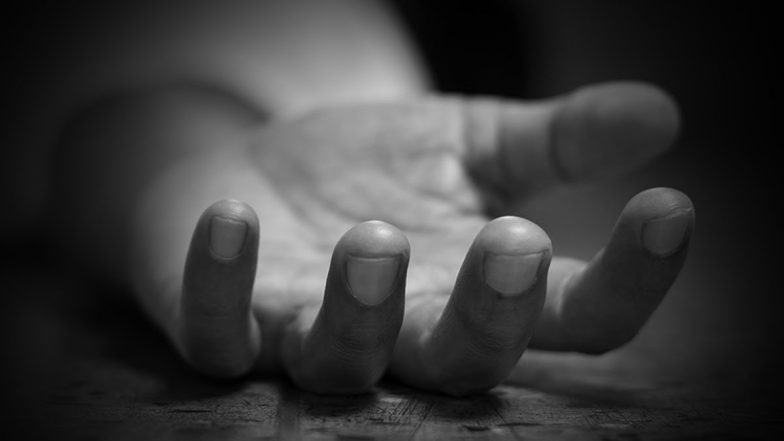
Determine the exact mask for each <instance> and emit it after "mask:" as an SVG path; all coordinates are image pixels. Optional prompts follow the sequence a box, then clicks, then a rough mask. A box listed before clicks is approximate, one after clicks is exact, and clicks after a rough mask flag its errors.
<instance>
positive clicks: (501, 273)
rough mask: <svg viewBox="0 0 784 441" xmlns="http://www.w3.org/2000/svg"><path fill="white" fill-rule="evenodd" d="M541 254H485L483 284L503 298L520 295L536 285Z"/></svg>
mask: <svg viewBox="0 0 784 441" xmlns="http://www.w3.org/2000/svg"><path fill="white" fill-rule="evenodd" d="M542 255H543V253H541V252H539V253H532V254H495V253H491V252H487V253H486V255H485V261H484V273H485V283H487V284H488V285H490V287H491V288H493V289H494V290H496V291H498V292H499V293H501V294H502V295H504V296H516V295H520V294H522V293H524V292H526V291H528V290H529V289H531V287H532V286H533V285H534V283H536V277H537V272H538V271H539V264H540V263H541V261H542Z"/></svg>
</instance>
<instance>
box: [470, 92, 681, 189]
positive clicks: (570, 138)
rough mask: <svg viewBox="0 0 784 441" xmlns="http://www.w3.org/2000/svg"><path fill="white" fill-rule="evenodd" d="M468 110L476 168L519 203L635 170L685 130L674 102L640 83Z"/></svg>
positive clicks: (483, 103) (484, 102) (486, 103)
mask: <svg viewBox="0 0 784 441" xmlns="http://www.w3.org/2000/svg"><path fill="white" fill-rule="evenodd" d="M464 105H465V107H464V112H463V114H464V118H465V121H464V124H465V126H466V128H465V130H466V136H467V138H468V139H467V141H468V142H467V144H468V149H469V150H468V151H467V152H466V160H467V164H468V166H469V168H470V169H471V170H472V172H474V174H475V175H476V176H477V177H478V178H479V180H480V181H482V183H484V184H486V185H487V186H489V187H490V188H491V189H494V190H495V191H497V192H500V193H501V194H504V195H508V196H512V197H516V196H519V195H521V194H522V192H524V191H533V190H538V189H541V188H544V187H548V186H550V185H553V184H557V183H563V182H574V181H582V180H586V179H595V178H602V177H607V176H613V175H617V174H620V173H623V172H626V171H629V170H632V169H634V168H636V167H638V166H640V165H642V164H645V163H646V162H648V161H649V160H650V159H652V158H653V157H655V156H657V155H658V154H660V153H662V152H664V151H665V150H666V149H667V148H669V147H670V145H671V144H672V142H673V141H674V139H675V136H676V135H677V133H678V130H679V125H680V122H679V121H680V116H679V112H678V108H677V106H676V104H675V102H674V101H673V100H672V98H671V97H670V96H669V95H667V94H666V93H665V92H663V91H662V90H661V89H659V88H657V87H655V86H653V85H650V84H645V83H639V82H614V83H606V84H599V85H593V86H588V87H584V88H581V89H578V90H576V91H574V92H572V93H570V94H568V95H566V96H563V97H559V98H556V99H551V100H547V101H542V102H536V103H519V102H512V101H499V100H489V99H474V100H469V101H466V102H465V104H464Z"/></svg>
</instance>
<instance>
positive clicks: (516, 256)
mask: <svg viewBox="0 0 784 441" xmlns="http://www.w3.org/2000/svg"><path fill="white" fill-rule="evenodd" d="M550 256H551V245H550V239H549V238H548V237H547V235H546V234H545V233H544V231H542V230H541V229H540V228H539V227H537V226H536V225H534V224H533V223H531V222H529V221H527V220H524V219H521V218H517V217H503V218H498V219H495V220H493V221H492V222H490V223H488V224H487V225H486V226H485V227H484V228H483V229H482V231H480V232H479V234H478V235H477V237H476V239H475V240H474V242H473V244H472V245H471V247H470V249H469V250H468V253H467V255H466V258H465V260H464V262H463V265H462V267H461V269H460V273H459V274H458V277H457V282H456V283H455V287H454V290H453V292H452V295H451V296H450V297H449V299H448V301H445V302H438V301H434V300H433V297H422V298H421V299H416V300H414V301H410V302H409V306H408V308H407V311H406V317H405V320H404V323H403V329H402V331H401V335H400V337H399V338H398V343H397V345H396V347H395V353H394V358H393V362H392V365H391V373H392V374H393V375H395V376H396V377H398V378H400V379H401V380H402V381H404V382H406V383H409V384H411V385H413V386H416V387H420V388H424V389H431V390H438V391H440V392H445V393H448V394H452V395H466V394H471V393H477V392H483V391H486V390H488V389H490V388H492V387H494V386H495V385H497V384H498V383H500V382H501V381H502V380H503V379H504V378H505V377H506V376H507V375H508V373H509V371H510V370H511V369H512V367H514V365H515V363H516V362H517V360H518V359H519V358H520V355H521V354H522V353H523V350H525V347H526V345H527V344H528V340H529V338H530V337H531V333H532V332H533V329H534V322H535V321H536V318H537V317H538V316H539V313H540V311H541V309H542V305H543V304H544V297H545V290H546V285H547V280H546V279H547V277H546V275H547V268H548V266H549V263H550ZM444 303H446V305H445V306H444Z"/></svg>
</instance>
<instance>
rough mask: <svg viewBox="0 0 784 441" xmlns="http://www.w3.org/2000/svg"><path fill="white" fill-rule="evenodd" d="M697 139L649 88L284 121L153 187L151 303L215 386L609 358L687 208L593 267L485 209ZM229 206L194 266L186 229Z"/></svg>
mask: <svg viewBox="0 0 784 441" xmlns="http://www.w3.org/2000/svg"><path fill="white" fill-rule="evenodd" d="M678 124H679V120H678V113H677V109H676V107H675V105H674V104H673V102H672V101H671V100H670V99H669V98H668V97H667V96H666V95H664V94H663V93H662V92H660V91H659V90H658V89H656V88H653V87H651V86H648V85H644V84H636V83H617V84H606V85H599V86H594V87H590V88H585V89H581V90H578V91H576V92H574V93H572V94H570V95H568V96H565V97H561V98H557V99H553V100H549V101H544V102H535V103H518V102H510V101H500V100H493V99H457V98H431V99H426V100H421V101H417V102H409V103H390V104H362V105H356V106H350V107H344V108H338V109H330V110H324V111H320V112H316V113H313V114H310V115H308V116H306V117H303V118H300V119H297V120H294V121H287V122H275V123H271V124H269V125H266V126H264V127H262V128H261V129H260V130H257V131H254V132H253V134H252V136H250V138H249V139H250V141H249V142H248V143H247V148H242V149H238V150H236V151H234V153H231V154H229V153H226V151H216V153H215V154H214V155H208V156H204V157H201V159H200V160H197V161H189V162H188V161H186V162H183V163H181V164H179V165H178V166H177V167H175V168H173V169H170V170H168V171H167V173H166V174H165V178H164V179H162V180H161V181H160V182H158V183H156V184H155V185H152V186H150V188H151V190H150V191H149V192H148V193H149V196H147V197H146V198H143V199H144V200H145V201H146V202H145V203H144V204H143V206H142V207H143V208H141V209H140V210H139V213H140V214H139V219H142V221H139V222H137V224H138V225H142V227H140V228H139V232H138V233H137V237H140V238H141V239H140V240H139V241H138V242H139V245H138V246H137V248H139V249H140V250H137V253H136V254H137V255H139V256H143V257H142V258H141V259H139V262H141V263H139V264H138V271H137V277H136V279H137V288H138V292H139V295H140V298H141V300H142V303H143V304H144V305H145V307H146V308H147V310H148V311H149V312H150V313H151V314H152V316H153V318H154V319H155V320H156V321H158V322H159V323H160V324H161V325H162V326H163V327H164V329H165V330H166V332H167V334H168V335H169V336H170V337H171V339H172V341H173V342H174V343H175V345H176V346H177V348H178V349H179V350H180V352H181V353H182V354H183V355H184V357H185V358H186V359H187V360H188V361H189V362H190V363H191V364H192V365H193V366H194V367H195V368H196V369H198V370H200V371H202V372H205V373H207V374H210V375H215V376H221V377H233V376H237V375H241V374H244V373H246V372H248V371H250V370H252V369H254V368H255V369H257V370H260V371H262V372H266V373H276V372H279V371H280V370H283V371H285V372H286V374H287V375H289V376H290V377H291V378H292V379H293V380H294V381H295V382H296V383H297V384H298V385H300V386H301V387H303V388H305V389H308V390H311V391H315V392H323V393H356V392H361V391H365V390H367V389H369V388H370V387H372V386H373V384H374V383H375V382H376V381H378V380H379V378H380V377H381V376H382V375H383V374H384V373H385V371H387V370H388V372H389V373H390V374H391V375H392V376H394V377H396V378H398V379H400V380H401V381H403V382H405V383H407V384H410V385H412V386H415V387H419V388H424V389H429V390H436V391H441V392H444V393H448V394H454V395H464V394H469V393H476V392H481V391H485V390H488V389H490V388H492V387H493V386H495V385H497V384H498V383H500V382H501V381H503V380H504V378H505V377H506V376H508V375H509V373H510V372H511V371H512V369H514V368H515V365H516V363H517V362H518V360H519V358H520V356H521V354H522V352H523V351H524V350H525V348H526V347H527V346H529V345H530V346H531V347H536V348H540V349H551V350H570V351H581V352H587V353H601V352H605V351H608V350H611V349H614V348H616V347H618V346H620V345H622V344H624V343H626V342H627V341H629V340H630V339H632V338H633V337H634V335H635V334H636V333H637V331H638V330H639V329H640V327H641V326H642V325H643V324H644V323H645V321H646V319H647V318H648V317H649V316H650V314H651V313H652V312H653V311H654V310H655V308H656V307H657V305H658V304H659V302H660V301H661V299H662V298H663V296H664V295H665V294H666V292H667V290H668V289H669V287H670V285H671V284H672V282H673V281H674V279H675V278H676V276H677V274H678V272H679V271H680V268H681V266H682V264H683V262H684V259H685V256H686V249H687V243H688V239H689V236H690V234H691V231H692V228H693V222H694V215H693V208H692V205H691V202H690V201H689V199H688V198H687V197H686V196H684V195H683V194H681V193H679V192H677V191H675V190H671V189H664V188H659V189H652V190H648V191H645V192H642V193H640V194H639V195H637V196H636V197H634V198H633V199H632V200H631V201H630V202H629V203H628V205H627V206H626V208H625V209H624V210H623V212H622V213H621V215H620V218H619V220H618V223H617V224H616V226H615V229H614V231H613V233H612V236H611V238H610V240H609V242H608V244H607V246H606V247H605V248H604V249H603V250H602V251H600V252H599V253H598V254H597V255H596V257H595V258H594V259H593V260H592V261H591V262H590V263H585V262H580V261H576V260H573V259H567V258H557V257H555V258H552V260H551V244H550V240H549V238H548V237H547V235H546V233H545V232H544V231H543V230H542V229H541V228H539V227H538V226H536V225H534V224H533V223H531V222H529V221H527V220H525V219H521V218H518V217H510V216H507V217H501V218H497V219H495V220H492V221H490V222H488V220H489V219H488V217H487V216H486V213H488V212H491V213H494V214H503V213H504V210H509V208H510V207H511V206H512V205H513V204H514V203H515V202H518V201H520V200H521V199H523V198H525V197H526V196H528V195H531V194H533V193H534V192H538V191H542V190H544V189H547V188H548V187H551V186H553V185H559V184H562V183H566V182H577V181H582V180H586V179H593V178H598V177H605V176H608V175H613V174H616V173H619V172H623V171H627V170H630V169H633V168H634V167H635V166H638V165H640V164H642V163H644V162H645V161H647V160H648V159H650V158H652V157H654V156H655V155H657V154H658V153H660V152H662V151H664V150H665V149H666V148H668V147H669V145H670V144H671V142H672V141H673V139H674V137H675V135H676V133H677V130H678ZM226 198H231V199H226ZM218 200H220V201H219V202H216V203H214V204H213V205H211V206H210V207H209V208H207V209H206V211H204V212H203V213H202V214H201V217H200V218H199V220H198V223H197V225H196V228H195V231H194V232H193V235H192V240H191V243H190V247H189V251H188V255H187V259H185V258H184V256H181V255H180V254H178V253H182V252H183V251H184V249H185V248H186V246H185V245H184V244H183V240H181V239H178V238H179V237H183V238H184V237H185V236H184V234H185V233H184V232H185V231H187V230H186V227H185V226H184V225H183V223H184V221H181V219H195V218H196V217H198V211H200V210H203V208H204V207H205V206H206V205H208V203H206V201H218ZM239 200H242V201H244V202H240V201H239ZM150 219H157V220H155V221H153V222H151V221H150ZM166 219H168V221H167V220H166ZM372 219H380V220H381V221H378V220H372ZM382 221H383V222H382ZM472 239H473V242H472ZM162 244H165V246H164V245H162ZM150 250H157V251H150ZM183 263H184V275H182V269H181V268H182V265H183Z"/></svg>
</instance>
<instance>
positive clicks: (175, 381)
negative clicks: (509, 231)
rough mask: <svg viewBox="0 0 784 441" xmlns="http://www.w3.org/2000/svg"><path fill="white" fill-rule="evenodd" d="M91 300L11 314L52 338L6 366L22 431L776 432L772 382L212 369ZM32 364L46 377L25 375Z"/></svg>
mask: <svg viewBox="0 0 784 441" xmlns="http://www.w3.org/2000/svg"><path fill="white" fill-rule="evenodd" d="M88 304H89V302H87V301H85V302H81V303H80V302H76V304H74V305H70V304H69V306H67V307H64V308H60V309H61V310H62V311H65V312H62V311H60V310H58V312H57V313H56V314H55V313H44V314H43V316H41V317H38V318H36V314H35V313H30V314H28V313H29V312H30V311H26V312H25V311H22V312H20V313H18V314H15V316H16V317H17V318H19V317H21V318H20V320H23V322H24V324H25V326H26V327H27V328H26V329H32V328H35V329H36V330H37V332H36V333H32V334H31V335H32V336H28V337H27V338H28V339H33V341H27V342H24V341H23V344H24V345H26V346H25V347H39V348H40V347H44V344H45V345H46V347H54V348H56V351H55V352H51V351H50V352H46V351H43V352H39V353H33V354H32V355H30V357H28V358H29V359H30V360H32V361H33V362H32V363H30V366H29V369H32V370H33V371H35V372H22V373H21V374H20V373H19V372H20V371H25V370H27V368H25V369H17V370H16V371H13V372H15V373H13V374H11V375H10V377H11V378H10V381H12V382H13V381H17V380H15V379H14V375H16V376H17V379H18V384H16V386H15V387H13V386H12V389H10V390H11V392H10V394H11V398H8V397H6V398H7V399H9V400H10V399H14V400H15V406H14V407H15V409H16V412H15V414H14V415H12V416H13V419H14V421H13V422H12V423H11V425H10V426H8V427H11V428H12V429H13V430H14V433H15V434H16V435H17V436H16V437H15V438H24V437H25V436H18V435H19V434H20V433H21V434H25V435H27V436H26V437H29V438H30V439H44V438H47V437H49V438H52V439H60V440H61V439H80V440H101V439H117V440H158V439H160V440H177V439H188V440H191V439H196V440H201V439H220V440H260V439H314V440H318V439H329V440H331V439H337V440H373V439H390V440H397V439H405V440H409V439H415V440H418V439H519V440H571V439H574V440H624V441H628V440H659V439H706V440H708V439H711V440H712V439H778V438H779V437H778V434H779V433H781V432H782V427H783V426H782V415H784V413H782V410H784V409H782V406H781V405H780V404H778V401H777V397H776V396H775V394H774V393H773V392H772V391H770V390H766V389H765V388H762V389H759V388H757V389H753V388H743V387H741V388H738V387H724V386H723V384H722V381H721V379H712V380H710V381H706V382H705V383H703V384H700V383H696V384H695V383H693V382H688V383H687V382H679V381H670V382H660V383H656V384H649V385H644V386H641V385H628V384H624V382H621V381H618V382H617V384H616V382H614V381H613V380H612V378H605V379H604V381H595V376H596V373H595V372H594V373H593V374H592V375H593V377H594V379H593V380H592V381H585V382H583V381H581V380H580V378H582V377H581V376H580V375H577V377H576V378H577V380H575V378H572V379H570V380H568V381H565V380H564V381H562V380H558V379H556V380H553V379H550V380H547V381H536V380H534V381H531V382H530V383H531V384H527V385H526V386H525V387H521V386H512V385H503V386H500V387H497V388H496V389H494V390H492V391H491V392H490V393H488V394H485V395H481V396H475V397H470V398H461V399H456V398H449V397H444V396H440V395H435V394H428V393H422V392H419V391H414V390H411V389H408V388H405V387H403V386H401V385H399V384H396V383H394V382H392V381H385V382H384V383H382V384H381V385H380V386H379V387H378V388H377V390H376V391H375V392H374V393H372V394H368V395H363V396H353V397H334V396H317V395H313V394H309V393H304V392H301V391H298V390H297V389H296V388H294V387H293V386H292V385H291V384H290V383H287V382H285V381H280V380H276V381H269V380H265V379H248V380H245V381H242V382H237V383H216V382H212V381H210V380H207V379H205V378H202V377H200V376H198V375H195V374H193V373H192V372H191V371H190V370H188V369H187V367H186V366H185V365H184V364H183V363H182V362H181V361H180V360H179V359H178V358H177V357H176V356H175V355H174V354H173V352H172V351H171V350H170V348H169V347H168V346H167V345H166V344H165V343H164V342H163V340H162V338H161V337H160V335H159V334H158V333H157V332H156V331H155V330H154V329H152V327H151V326H149V324H147V322H146V321H145V320H144V319H143V318H142V317H140V315H139V314H138V313H137V312H136V311H133V310H127V311H126V310H125V309H126V308H128V305H125V304H123V303H118V304H113V305H114V306H109V307H107V306H106V305H97V306H95V305H90V306H86V305H88ZM22 309H23V310H24V308H22ZM28 309H29V308H28ZM32 309H35V311H38V313H39V314H40V311H41V309H40V308H38V305H37V304H34V305H33V308H32ZM23 329H25V327H24V326H23V327H22V330H17V331H16V332H17V333H18V334H19V335H25V331H24V330H23ZM42 329H43V330H42ZM42 366H43V367H42ZM577 373H578V374H579V373H580V372H579V369H578V370H577ZM25 375H29V376H30V377H32V376H34V375H37V377H36V378H43V379H44V380H42V381H40V384H38V383H37V384H35V386H34V387H33V386H31V387H25V386H24V385H25V384H28V381H27V380H26V379H25V378H24V377H25ZM608 375H612V374H611V373H609V374H608ZM6 377H9V375H6ZM7 380H8V378H7ZM33 389H34V390H33ZM29 397H36V398H29ZM20 409H21V410H20ZM0 435H2V434H0ZM0 438H2V439H13V438H10V437H3V436H0Z"/></svg>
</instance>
